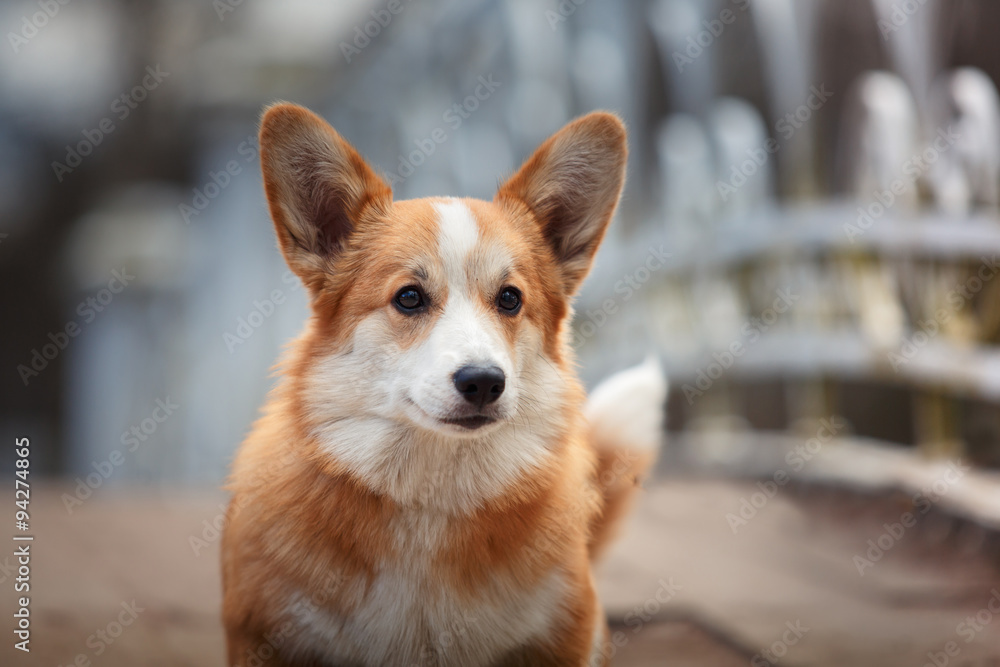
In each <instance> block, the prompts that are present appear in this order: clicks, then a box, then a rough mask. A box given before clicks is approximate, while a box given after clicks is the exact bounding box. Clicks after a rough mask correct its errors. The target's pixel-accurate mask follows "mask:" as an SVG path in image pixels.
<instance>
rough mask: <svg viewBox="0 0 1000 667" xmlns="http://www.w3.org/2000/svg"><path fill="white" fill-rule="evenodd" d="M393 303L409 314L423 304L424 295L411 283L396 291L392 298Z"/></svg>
mask: <svg viewBox="0 0 1000 667" xmlns="http://www.w3.org/2000/svg"><path fill="white" fill-rule="evenodd" d="M393 303H395V304H396V308H398V309H399V310H400V311H402V312H403V313H406V314H410V313H412V312H413V311H415V310H420V309H421V308H422V307H423V306H424V295H423V294H422V293H421V292H420V290H419V289H417V288H416V287H413V286H412V285H411V286H409V287H404V288H403V289H401V290H399V291H398V292H396V298H395V299H393Z"/></svg>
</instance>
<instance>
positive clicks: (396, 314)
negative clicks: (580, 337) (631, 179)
mask: <svg viewBox="0 0 1000 667" xmlns="http://www.w3.org/2000/svg"><path fill="white" fill-rule="evenodd" d="M260 143H261V160H262V165H263V172H264V185H265V189H266V192H267V198H268V203H269V206H270V210H271V216H272V218H273V220H274V224H275V228H276V230H277V235H278V241H279V243H280V246H281V250H282V252H283V253H284V256H285V258H286V260H287V261H288V264H289V266H290V267H291V268H292V270H293V271H295V273H296V274H298V276H299V277H300V278H301V279H302V281H303V283H304V284H305V285H306V287H307V289H308V291H309V294H310V298H311V302H312V309H313V313H314V317H313V322H312V330H311V333H312V335H311V336H309V337H308V340H310V341H311V342H310V345H311V348H312V349H311V350H310V353H309V355H308V358H309V359H310V362H309V364H308V367H306V368H303V369H301V375H303V376H304V377H305V381H306V383H307V386H308V387H309V392H310V394H311V398H310V400H311V401H312V402H314V405H313V406H312V411H313V412H318V413H322V414H324V415H325V416H323V417H321V420H326V421H328V422H330V423H333V422H334V421H343V420H362V419H364V420H367V421H366V428H367V429H369V431H368V435H369V437H371V431H370V429H371V428H372V424H373V423H382V424H384V428H385V429H390V430H391V429H399V428H400V427H403V428H406V429H416V430H423V431H429V432H433V433H436V434H439V435H444V436H448V437H454V438H470V437H472V438H474V437H480V436H486V435H487V434H489V433H491V432H494V431H495V430H497V429H501V428H502V427H503V425H504V424H514V423H522V424H523V423H526V422H529V421H530V420H531V419H532V418H533V415H536V414H537V413H538V411H539V410H541V409H544V407H545V405H544V404H545V402H546V401H550V402H553V405H555V406H558V405H559V400H560V398H559V391H560V387H559V383H560V380H561V379H562V375H561V373H562V372H563V371H564V370H565V369H566V368H567V363H568V362H567V359H566V356H567V355H568V354H569V350H568V347H567V344H566V335H565V330H566V326H567V319H568V316H569V313H570V305H569V304H570V300H571V298H572V296H573V295H574V293H575V292H576V290H577V289H578V287H579V285H580V282H581V281H582V280H583V278H584V277H585V275H586V273H587V272H588V270H589V268H590V264H591V261H592V259H593V256H594V253H595V252H596V250H597V247H598V245H599V244H600V242H601V238H602V237H603V236H604V232H605V229H606V228H607V226H608V223H609V221H610V220H611V217H612V214H613V213H614V210H615V206H616V205H617V202H618V198H619V195H620V193H621V190H622V184H623V182H624V172H625V160H626V150H627V149H626V142H625V129H624V127H623V125H622V123H621V121H619V120H618V119H617V118H616V117H615V116H613V115H611V114H607V113H593V114H590V115H588V116H585V117H583V118H580V119H578V120H576V121H574V122H573V123H571V124H569V125H567V126H566V127H565V128H563V129H562V130H560V131H559V132H558V133H557V134H555V135H554V136H553V137H551V138H550V139H549V140H548V141H547V142H545V144H544V145H542V146H541V147H540V148H539V149H538V151H537V152H536V153H535V154H534V155H533V156H532V157H531V158H530V159H529V160H528V161H527V162H526V163H525V164H524V166H523V167H522V168H521V169H520V170H519V171H518V172H517V173H516V174H515V175H514V176H513V177H511V178H510V179H509V180H508V181H507V182H506V183H504V184H503V185H502V186H501V187H500V189H499V191H498V192H497V195H496V197H495V198H494V200H493V201H492V202H486V201H479V200H466V199H420V200H410V201H393V199H392V192H391V190H390V188H389V186H388V185H387V184H386V183H385V181H383V180H382V179H381V178H380V177H379V176H378V175H377V174H376V173H375V172H374V171H373V170H372V169H371V168H370V167H369V166H368V164H367V163H366V162H365V161H364V159H363V158H361V156H360V155H359V154H358V153H357V152H356V151H355V150H354V149H353V148H352V147H351V146H350V145H349V144H348V143H347V142H346V141H345V140H344V139H343V138H342V137H341V136H340V135H339V134H338V133H337V132H336V131H334V129H333V128H331V127H330V126H329V125H328V124H327V123H326V122H324V121H323V120H322V119H321V118H319V117H318V116H316V115H314V114H313V113H311V112H309V111H307V110H305V109H303V108H301V107H297V106H293V105H289V104H279V105H276V106H272V107H271V108H269V109H268V110H267V112H266V113H265V114H264V118H263V121H262V127H261V134H260ZM324 411H325V412H324Z"/></svg>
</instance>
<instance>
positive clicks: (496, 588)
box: [288, 510, 567, 667]
mask: <svg viewBox="0 0 1000 667" xmlns="http://www.w3.org/2000/svg"><path fill="white" fill-rule="evenodd" d="M395 529H396V530H395V533H396V538H397V541H398V546H399V548H400V551H401V552H402V553H403V554H404V558H403V559H402V565H399V564H397V563H393V564H391V565H389V564H386V565H385V568H384V569H383V570H382V571H380V572H379V573H378V574H377V575H376V577H375V579H374V580H373V581H372V583H371V585H370V586H368V587H364V586H363V584H361V583H360V582H350V581H346V582H343V585H345V586H347V587H348V588H347V590H349V591H350V593H351V597H352V598H353V603H354V604H353V605H352V606H353V610H352V611H351V612H350V613H349V614H343V613H337V612H334V611H331V610H328V609H326V608H324V607H323V606H320V605H316V604H315V603H314V602H310V600H309V598H308V596H306V595H305V594H304V593H302V592H301V591H298V592H295V593H294V594H293V595H292V596H291V599H290V600H289V606H288V614H289V616H290V617H291V619H292V622H293V624H294V625H295V630H294V631H293V633H292V635H291V636H292V642H291V645H292V646H295V647H298V648H300V649H302V650H304V651H309V652H311V653H314V654H316V653H318V654H319V655H322V656H324V657H325V658H326V659H328V660H329V661H330V662H331V663H332V664H343V663H346V664H353V663H357V664H362V665H385V666H387V667H390V666H398V667H424V666H430V665H435V666H442V667H445V666H448V667H451V666H455V667H476V666H478V665H483V666H486V665H490V664H493V663H494V662H495V661H496V660H498V659H500V658H501V657H502V656H503V655H505V654H506V653H507V652H509V651H511V650H513V649H515V648H517V647H518V646H523V645H525V644H527V643H530V642H531V641H532V640H533V639H536V638H544V637H547V636H549V635H550V632H551V630H552V629H553V624H554V621H555V619H556V618H558V617H559V616H560V615H561V613H562V606H563V604H562V603H563V600H564V599H565V596H566V593H567V586H566V581H565V578H564V577H563V575H562V573H560V572H559V571H557V570H556V571H553V572H551V573H549V574H548V575H547V576H546V577H545V578H544V579H543V580H542V582H541V584H536V585H534V586H530V587H524V586H522V585H520V584H519V582H517V581H513V580H511V579H510V578H508V577H504V576H500V575H498V576H497V577H496V578H495V579H494V580H492V581H491V582H490V583H489V584H488V585H487V586H485V587H484V588H483V589H482V590H480V591H477V592H476V595H475V597H474V599H472V600H470V599H469V595H468V592H459V591H456V590H455V589H454V587H453V586H452V585H451V583H450V582H449V581H447V580H443V579H442V578H441V576H440V574H435V573H434V572H432V569H431V566H430V565H431V561H432V559H433V554H434V552H435V551H436V548H437V544H439V543H440V542H439V541H440V539H441V538H442V537H443V536H444V534H445V532H446V530H447V519H446V518H445V517H444V516H443V515H428V514H427V513H426V512H420V511H417V510H414V511H413V512H411V513H408V515H406V516H404V517H402V518H400V519H399V521H398V522H397V525H396V526H395ZM352 588H353V590H352Z"/></svg>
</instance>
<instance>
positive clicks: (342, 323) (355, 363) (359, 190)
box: [222, 103, 667, 667]
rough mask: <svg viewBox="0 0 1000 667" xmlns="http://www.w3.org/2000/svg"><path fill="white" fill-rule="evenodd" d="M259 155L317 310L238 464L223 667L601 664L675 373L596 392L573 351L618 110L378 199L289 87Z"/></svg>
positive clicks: (613, 383) (642, 376) (367, 176)
mask: <svg viewBox="0 0 1000 667" xmlns="http://www.w3.org/2000/svg"><path fill="white" fill-rule="evenodd" d="M260 155H261V163H262V170H263V180H264V189H265V192H266V195H267V201H268V206H269V209H270V214H271V218H272V220H273V222H274V228H275V231H276V232H277V239H278V244H279V246H280V249H281V252H282V253H283V255H284V257H285V259H286V261H287V263H288V265H289V267H290V268H291V269H292V271H294V272H295V273H296V274H297V275H298V277H299V278H300V279H301V280H302V282H303V284H304V285H305V288H306V290H307V292H308V295H309V299H310V305H311V315H310V317H309V319H308V321H307V324H306V326H305V328H304V331H303V332H302V334H301V335H300V336H299V337H298V338H297V339H296V340H295V341H293V343H292V344H291V346H290V347H289V349H288V351H287V352H286V354H285V356H284V357H283V360H282V362H281V363H280V365H279V369H280V375H281V379H280V381H279V383H278V384H277V385H276V387H275V389H274V390H273V392H272V393H271V395H270V397H269V399H268V401H267V404H266V406H265V408H264V410H263V415H262V416H261V417H260V419H259V420H258V421H257V422H256V423H255V425H254V427H253V429H252V431H251V433H250V434H249V436H248V437H247V438H246V440H245V441H244V443H243V444H242V446H241V448H240V450H239V452H238V454H237V455H236V458H235V460H234V462H233V467H232V475H231V478H230V482H229V486H228V488H229V490H230V491H231V494H232V497H231V501H230V505H229V508H228V512H227V521H226V527H225V531H224V536H223V543H222V574H223V589H224V601H223V621H224V625H225V630H226V638H227V647H228V656H229V664H231V665H239V666H248V667H249V666H253V665H261V664H267V665H288V666H290V665H312V666H320V665H324V666H325V665H330V666H333V665H337V666H342V665H351V666H355V665H357V666H362V665H364V666H368V665H371V666H376V665H378V666H381V665H389V666H400V667H410V666H411V665H421V666H422V665H449V666H450V665H454V666H461V667H474V666H479V665H484V666H485V665H532V666H536V665H537V666H543V665H573V666H579V665H588V666H599V665H605V664H607V658H606V654H607V653H608V650H607V647H608V632H609V631H608V626H607V622H606V619H605V616H604V613H603V610H602V607H601V605H600V603H599V601H598V598H597V596H596V593H595V588H594V578H593V574H592V572H591V565H592V563H593V562H594V560H595V559H596V558H597V557H598V556H599V555H600V553H601V552H602V550H603V549H604V547H605V546H606V545H607V544H608V542H609V540H610V539H611V536H612V535H613V534H614V532H615V527H616V526H617V525H618V523H619V520H620V518H621V517H622V516H623V515H624V514H625V510H626V507H627V506H628V505H629V502H630V499H631V498H632V497H633V496H634V494H635V492H636V488H637V486H638V480H639V479H640V478H642V477H643V476H644V475H645V474H646V473H647V471H648V469H649V468H650V466H651V465H652V463H653V461H654V459H655V457H656V453H657V449H658V447H659V442H660V437H661V436H660V434H661V427H662V420H663V415H662V411H663V406H664V402H665V396H666V392H667V386H666V379H665V377H664V376H663V374H662V372H661V370H660V369H659V365H658V363H656V362H655V361H653V360H648V361H647V362H645V363H643V364H641V365H640V366H638V367H635V368H632V369H629V370H626V371H623V372H621V373H619V374H618V375H616V376H613V377H612V378H610V379H609V380H607V381H606V382H605V383H604V384H602V385H600V386H599V387H598V388H597V389H595V391H594V392H593V394H592V396H591V398H590V399H589V401H588V399H587V397H586V394H585V392H584V390H583V387H582V385H581V383H580V381H579V380H578V378H577V376H576V373H575V361H574V356H573V352H572V350H571V349H570V345H569V335H570V327H569V325H570V319H571V316H572V307H571V303H572V300H573V297H574V295H575V294H576V293H577V291H578V289H579V287H580V283H581V282H582V281H583V279H584V277H585V276H586V275H587V273H588V271H589V270H590V266H591V263H592V260H593V257H594V254H595V253H596V251H597V248H598V246H599V245H600V243H601V240H602V238H603V237H604V234H605V231H606V229H607V227H608V225H609V223H610V221H611V219H612V216H613V214H614V212H615V209H616V207H617V205H618V200H619V198H620V196H621V192H622V188H623V185H624V180H625V164H626V157H627V142H626V132H625V127H624V125H623V124H622V122H621V121H620V120H619V119H618V118H617V117H616V116H615V115H613V114H610V113H605V112H595V113H591V114H589V115H586V116H583V117H581V118H579V119H577V120H575V121H573V122H571V123H570V124H568V125H567V126H566V127H564V128H563V129H561V130H560V131H559V132H557V133H556V134H554V135H553V136H552V137H551V138H549V139H548V140H547V141H546V142H545V143H544V144H543V145H542V146H541V147H539V148H538V150H537V151H536V152H535V153H534V154H533V155H532V156H531V157H530V158H529V159H528V160H527V161H526V162H525V163H524V165H523V166H522V167H521V168H520V170H519V171H517V172H516V173H515V174H514V175H513V176H512V177H510V178H509V179H508V180H506V182H504V183H503V185H502V186H500V188H499V190H498V191H497V194H496V196H495V198H494V199H493V201H491V202H487V201H482V200H473V199H454V198H432V199H417V200H408V201H394V200H393V197H392V192H391V189H390V187H389V186H388V184H387V183H386V182H385V181H384V180H383V179H382V178H381V177H380V176H379V175H378V174H377V173H376V172H375V171H374V170H373V169H372V168H371V167H370V166H369V165H368V164H367V163H366V162H365V160H364V159H363V158H362V157H361V156H360V155H359V154H358V152H357V151H356V150H355V149H354V148H353V147H352V146H351V145H350V144H348V143H347V141H345V140H344V139H343V138H342V137H341V136H340V135H339V134H338V133H337V132H336V131H335V130H334V129H333V128H332V127H330V126H329V125H328V124H327V123H326V122H325V121H324V120H323V119H321V118H320V117H319V116H317V115H315V114H313V113H312V112H310V111H308V110H306V109H304V108H302V107H299V106H295V105H292V104H287V103H279V104H276V105H274V106H271V107H269V108H268V109H266V111H265V113H264V115H263V118H262V121H261V129H260Z"/></svg>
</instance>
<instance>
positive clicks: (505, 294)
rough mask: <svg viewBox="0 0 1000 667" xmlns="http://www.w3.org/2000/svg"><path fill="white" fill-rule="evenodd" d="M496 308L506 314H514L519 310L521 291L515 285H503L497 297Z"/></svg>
mask: <svg viewBox="0 0 1000 667" xmlns="http://www.w3.org/2000/svg"><path fill="white" fill-rule="evenodd" d="M497 308H499V309H500V311H501V312H503V313H505V314H507V315H516V314H517V311H519V310H521V292H519V291H518V289H517V288H516V287H504V288H503V289H502V290H500V295H499V296H498V297H497Z"/></svg>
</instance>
